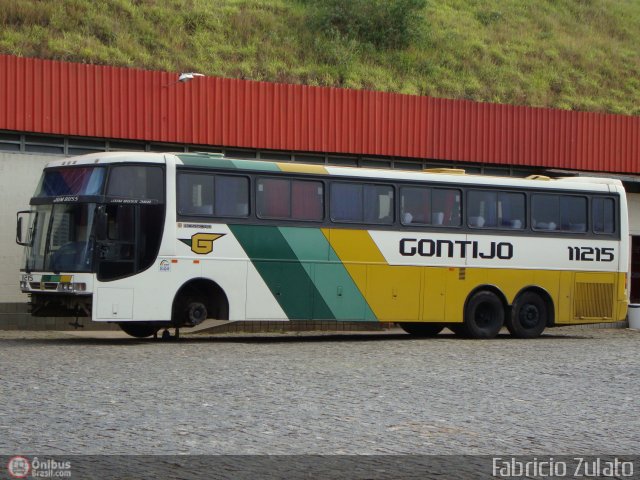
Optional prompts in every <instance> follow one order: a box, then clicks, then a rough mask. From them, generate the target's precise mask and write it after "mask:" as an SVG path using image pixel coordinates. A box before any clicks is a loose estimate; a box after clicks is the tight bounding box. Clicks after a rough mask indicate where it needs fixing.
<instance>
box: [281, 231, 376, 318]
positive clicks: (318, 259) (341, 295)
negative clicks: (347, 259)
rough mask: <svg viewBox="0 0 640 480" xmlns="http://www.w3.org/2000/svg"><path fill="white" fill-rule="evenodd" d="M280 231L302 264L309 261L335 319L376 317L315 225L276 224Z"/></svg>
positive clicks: (322, 295) (318, 290) (321, 292)
mask: <svg viewBox="0 0 640 480" xmlns="http://www.w3.org/2000/svg"><path fill="white" fill-rule="evenodd" d="M280 232H281V233H282V235H283V236H284V238H285V239H286V240H287V243H288V244H289V246H290V247H291V249H292V250H293V252H294V253H295V255H296V256H297V257H298V260H300V261H301V262H302V263H303V264H307V263H311V272H312V274H313V276H312V279H313V283H314V285H315V288H316V290H317V292H318V293H319V294H320V296H321V297H322V299H323V300H324V302H325V303H326V304H327V305H328V306H329V308H330V309H331V312H332V313H333V316H334V318H336V319H337V320H356V321H357V320H368V321H375V320H376V317H375V315H374V313H373V311H372V310H371V308H369V305H368V304H367V302H366V300H365V298H364V297H363V296H362V294H361V293H360V290H358V287H357V286H356V284H355V283H354V281H353V280H352V279H351V276H350V275H349V272H347V269H346V268H345V267H344V265H342V262H341V261H340V259H339V258H338V256H337V255H336V253H335V252H334V251H333V248H331V245H330V244H329V242H328V241H327V239H326V237H325V236H324V235H323V234H322V231H321V230H320V229H319V228H299V227H280Z"/></svg>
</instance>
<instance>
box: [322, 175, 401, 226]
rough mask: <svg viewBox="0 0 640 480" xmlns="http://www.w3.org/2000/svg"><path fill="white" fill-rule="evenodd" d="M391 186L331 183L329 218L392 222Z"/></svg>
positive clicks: (347, 220)
mask: <svg viewBox="0 0 640 480" xmlns="http://www.w3.org/2000/svg"><path fill="white" fill-rule="evenodd" d="M393 209H394V203H393V187H391V186H388V185H373V184H358V183H340V182H335V183H333V184H332V185H331V219H332V220H334V221H336V222H355V223H373V224H378V225H390V224H392V223H393Z"/></svg>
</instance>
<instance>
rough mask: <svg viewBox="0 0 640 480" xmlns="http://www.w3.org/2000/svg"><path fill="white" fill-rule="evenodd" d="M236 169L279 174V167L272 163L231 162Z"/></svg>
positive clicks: (257, 161) (258, 161)
mask: <svg viewBox="0 0 640 480" xmlns="http://www.w3.org/2000/svg"><path fill="white" fill-rule="evenodd" d="M231 161H232V162H233V164H234V165H235V166H236V168H239V169H242V170H262V171H263V172H264V171H266V172H279V171H280V168H278V165H276V164H275V163H271V162H261V161H260V160H231Z"/></svg>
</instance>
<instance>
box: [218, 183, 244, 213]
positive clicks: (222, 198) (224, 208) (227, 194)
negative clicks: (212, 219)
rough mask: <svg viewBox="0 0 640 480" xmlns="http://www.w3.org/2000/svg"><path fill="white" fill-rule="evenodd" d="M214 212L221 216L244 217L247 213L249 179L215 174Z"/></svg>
mask: <svg viewBox="0 0 640 480" xmlns="http://www.w3.org/2000/svg"><path fill="white" fill-rule="evenodd" d="M214 192H215V202H214V205H215V212H216V215H219V216H223V217H246V216H248V215H249V179H248V178H247V177H235V176H227V175H216V179H215V189H214Z"/></svg>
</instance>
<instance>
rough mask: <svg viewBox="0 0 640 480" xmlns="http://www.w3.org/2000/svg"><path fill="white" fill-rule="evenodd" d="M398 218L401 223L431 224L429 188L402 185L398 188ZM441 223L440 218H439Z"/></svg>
mask: <svg viewBox="0 0 640 480" xmlns="http://www.w3.org/2000/svg"><path fill="white" fill-rule="evenodd" d="M400 220H401V221H402V224H403V225H409V224H411V223H414V224H417V225H430V224H431V189H430V188H424V187H402V188H401V189H400ZM440 223H442V219H440Z"/></svg>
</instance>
